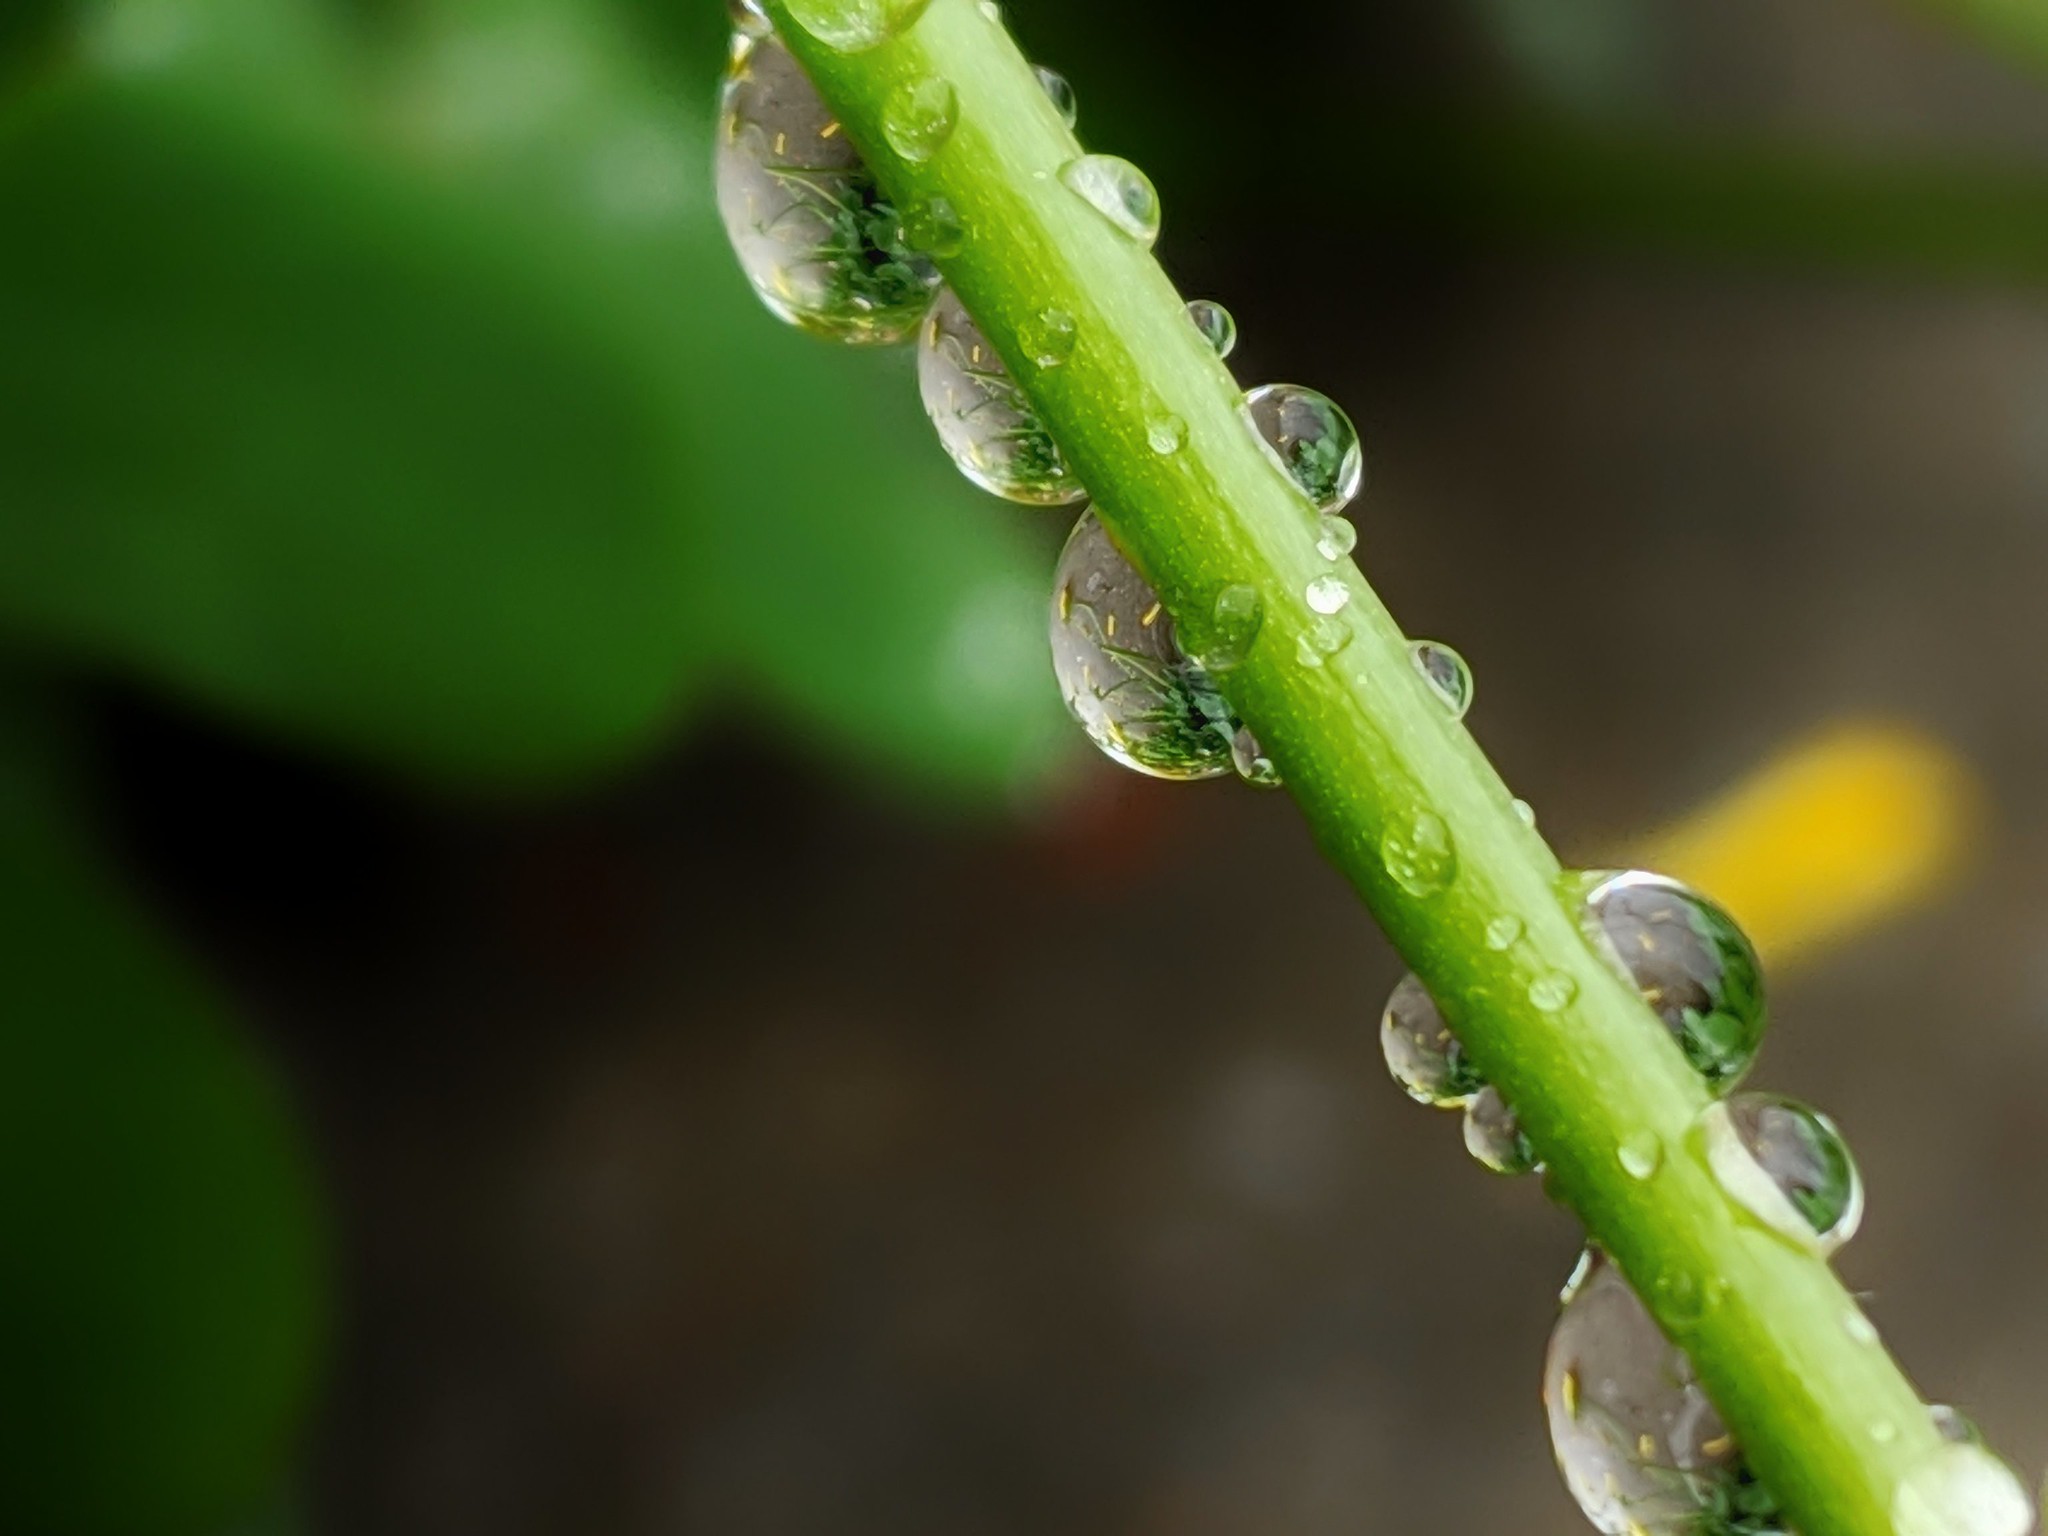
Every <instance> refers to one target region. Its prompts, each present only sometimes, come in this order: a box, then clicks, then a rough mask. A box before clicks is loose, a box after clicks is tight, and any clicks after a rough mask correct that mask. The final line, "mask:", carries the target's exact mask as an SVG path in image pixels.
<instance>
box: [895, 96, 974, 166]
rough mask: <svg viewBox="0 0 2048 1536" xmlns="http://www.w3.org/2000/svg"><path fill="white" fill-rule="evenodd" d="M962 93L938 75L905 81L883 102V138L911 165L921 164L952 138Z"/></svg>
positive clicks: (957, 119) (958, 116)
mask: <svg viewBox="0 0 2048 1536" xmlns="http://www.w3.org/2000/svg"><path fill="white" fill-rule="evenodd" d="M959 118H960V93H959V92H958V91H956V90H955V89H954V88H953V82H952V81H950V80H947V79H944V78H942V77H940V76H938V75H927V76H925V77H924V78H923V79H921V80H906V81H904V82H903V83H902V84H901V85H899V86H897V87H896V89H895V90H893V91H891V92H890V93H889V97H888V100H886V101H884V102H883V103H882V137H883V138H884V139H887V140H888V141H889V147H890V148H891V149H893V150H895V151H896V153H897V154H899V155H901V156H902V157H903V158H904V159H905V160H907V161H909V162H910V163H911V164H912V165H922V164H923V163H924V162H925V161H927V160H929V159H931V157H932V156H933V155H935V154H937V153H938V152H939V149H940V146H942V145H943V144H944V143H945V142H946V140H947V139H949V138H951V137H952V134H953V125H954V123H956V122H957V121H959Z"/></svg>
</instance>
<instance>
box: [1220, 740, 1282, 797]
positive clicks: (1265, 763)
mask: <svg viewBox="0 0 2048 1536" xmlns="http://www.w3.org/2000/svg"><path fill="white" fill-rule="evenodd" d="M1230 765H1231V767H1233V768H1235V769H1236V770H1237V776H1238V777H1239V778H1240V779H1242V780H1244V782H1245V783H1247V784H1249V785H1251V786H1252V787H1253V788H1254V789H1278V788H1279V787H1280V770H1279V769H1277V768H1275V767H1274V766H1273V759H1271V758H1270V757H1268V756H1266V749H1265V748H1264V747H1262V746H1260V745H1259V738H1258V737H1256V736H1254V735H1253V734H1252V733H1251V727H1250V726H1241V727H1239V729H1238V732H1237V734H1236V735H1235V736H1233V737H1231V738H1230Z"/></svg>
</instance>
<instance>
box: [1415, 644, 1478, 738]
mask: <svg viewBox="0 0 2048 1536" xmlns="http://www.w3.org/2000/svg"><path fill="white" fill-rule="evenodd" d="M1408 659H1409V660H1410V661H1412V662H1413V663H1414V664H1415V670H1416V672H1417V673H1418V674H1420V676H1421V678H1422V680H1423V681H1424V682H1425V683H1427V684H1429V691H1430V692H1431V693H1433V694H1435V695H1436V696H1437V699H1438V700H1439V701H1440V702H1441V703H1442V704H1443V706H1444V709H1445V711H1446V713H1448V714H1449V715H1450V717H1451V718H1452V719H1453V720H1462V719H1464V718H1465V716H1466V713H1467V712H1468V711H1470V709H1471V708H1472V694H1473V682H1472V668H1471V667H1470V666H1468V665H1467V664H1466V661H1465V658H1464V657H1462V656H1460V655H1459V654H1458V653H1457V652H1456V651H1454V650H1452V649H1451V648H1450V647H1449V646H1448V645H1444V644H1442V643H1440V642H1438V641H1435V640H1413V641H1410V642H1409V645H1408Z"/></svg>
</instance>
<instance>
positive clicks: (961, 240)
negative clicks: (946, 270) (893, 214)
mask: <svg viewBox="0 0 2048 1536" xmlns="http://www.w3.org/2000/svg"><path fill="white" fill-rule="evenodd" d="M903 238H904V241H905V242H906V243H907V244H908V245H909V246H910V248H911V249H912V250H917V251H922V252H924V253H925V255H927V256H936V257H937V258H938V259H939V260H941V261H944V260H945V259H946V258H947V257H949V256H958V255H959V254H960V252H961V249H962V248H963V247H964V246H965V245H966V244H967V224H966V221H965V220H963V219H962V218H961V217H960V212H959V210H958V209H956V208H955V207H954V206H953V203H952V200H951V199H950V198H946V197H928V198H925V199H924V200H922V201H920V202H915V203H912V204H911V205H910V207H909V208H907V209H905V210H904V214H903Z"/></svg>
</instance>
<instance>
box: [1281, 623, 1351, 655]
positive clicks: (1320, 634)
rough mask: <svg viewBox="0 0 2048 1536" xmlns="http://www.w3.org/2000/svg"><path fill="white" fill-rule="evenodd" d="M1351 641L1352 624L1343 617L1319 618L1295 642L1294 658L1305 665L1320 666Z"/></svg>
mask: <svg viewBox="0 0 2048 1536" xmlns="http://www.w3.org/2000/svg"><path fill="white" fill-rule="evenodd" d="M1350 643H1351V626H1350V625H1349V624H1346V623H1345V622H1344V621H1343V620H1341V619H1335V618H1327V617H1325V618H1319V619H1317V620H1315V621H1314V622H1313V623H1311V624H1310V625H1309V627H1308V628H1307V630H1305V631H1304V632H1303V633H1302V634H1301V635H1300V636H1298V637H1297V638H1296V640H1295V642H1294V659H1295V660H1296V661H1298V662H1300V663H1301V664H1302V665H1303V666H1304V667H1320V666H1321V665H1322V664H1323V663H1324V662H1326V661H1328V660H1329V659H1330V658H1331V657H1332V656H1335V655H1336V654H1337V653H1338V652H1340V651H1342V650H1343V649H1344V647H1345V646H1347V645H1349V644H1350Z"/></svg>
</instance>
